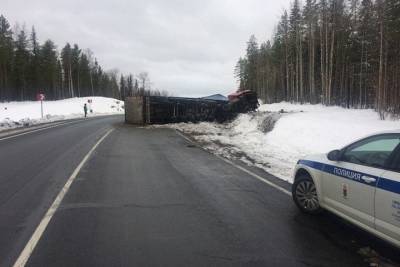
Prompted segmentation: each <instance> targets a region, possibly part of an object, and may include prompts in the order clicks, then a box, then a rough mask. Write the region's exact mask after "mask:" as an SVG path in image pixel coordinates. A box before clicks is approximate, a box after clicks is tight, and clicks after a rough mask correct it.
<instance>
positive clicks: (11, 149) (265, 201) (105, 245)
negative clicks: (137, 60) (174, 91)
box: [0, 116, 386, 266]
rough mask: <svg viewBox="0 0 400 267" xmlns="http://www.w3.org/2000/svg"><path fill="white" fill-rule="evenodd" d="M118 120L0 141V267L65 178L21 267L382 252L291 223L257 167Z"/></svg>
mask: <svg viewBox="0 0 400 267" xmlns="http://www.w3.org/2000/svg"><path fill="white" fill-rule="evenodd" d="M122 122H123V117H122V116H110V117H102V118H96V119H90V120H86V121H80V122H76V123H71V124H68V125H62V126H58V127H54V128H51V129H48V130H44V131H40V132H34V133H31V134H26V135H23V136H18V137H15V138H9V139H6V140H3V141H1V140H0V170H1V171H0V265H1V266H12V265H13V264H14V262H15V261H16V260H17V258H19V257H20V256H21V251H23V249H24V248H25V246H26V244H27V243H28V241H29V240H30V239H31V237H32V235H33V233H34V232H35V234H34V236H35V235H36V233H37V232H38V225H39V226H40V225H42V223H43V221H46V218H44V215H45V214H46V212H48V209H49V207H50V206H51V205H52V203H53V201H54V199H55V198H56V196H58V195H59V193H60V190H61V188H63V187H64V185H65V184H66V183H67V181H70V178H71V177H72V176H74V174H73V171H74V170H79V172H78V171H77V172H76V176H74V180H73V182H72V184H71V187H70V188H69V190H68V191H66V194H65V197H64V199H63V200H62V202H61V203H60V204H59V205H57V209H56V211H55V212H54V211H53V212H51V213H50V217H51V220H50V221H49V223H48V225H47V228H45V230H44V231H43V232H42V234H41V235H37V236H36V237H38V238H37V241H38V243H37V244H36V243H35V246H34V247H33V248H34V250H33V252H32V253H30V252H29V253H28V254H26V255H28V258H27V259H28V263H27V266H232V265H233V266H242V265H250V266H368V263H366V262H364V258H363V257H362V256H361V255H360V254H358V253H357V250H358V249H359V248H360V247H363V246H365V245H366V244H371V242H372V246H376V248H377V249H378V252H379V249H381V248H382V249H381V250H383V249H385V248H386V247H385V245H382V244H380V243H379V242H378V241H376V240H375V239H373V238H372V237H370V236H369V235H365V234H364V233H362V232H361V231H359V230H357V229H355V228H353V227H351V226H349V225H347V224H346V223H343V222H342V221H341V220H338V219H337V218H336V217H334V216H332V215H329V214H326V215H323V216H320V217H310V216H305V215H303V214H300V213H299V212H298V210H297V208H296V207H295V206H294V205H293V203H292V201H291V198H290V196H289V195H287V194H286V193H284V192H282V191H280V190H279V189H277V188H275V187H272V186H270V185H268V184H266V183H265V182H263V181H262V179H266V180H267V181H271V182H273V183H274V184H277V185H278V186H279V187H282V188H283V191H284V190H287V189H288V185H287V184H285V183H282V182H279V181H274V179H273V178H271V177H269V176H268V175H267V174H266V173H263V172H261V171H260V170H257V169H254V168H249V167H246V166H239V167H240V168H236V167H234V166H233V165H231V164H230V163H228V162H226V161H224V160H222V159H220V158H217V157H215V156H213V155H211V154H209V153H208V152H205V151H204V150H202V149H200V148H197V147H196V146H194V145H193V144H191V143H190V142H188V141H187V140H185V139H184V138H182V136H180V135H178V134H177V133H176V132H175V131H173V130H170V129H150V128H140V127H134V126H130V125H124V124H123V123H122ZM110 129H113V131H112V132H109V130H110ZM106 133H109V134H108V135H106ZM102 137H103V139H101V138H102ZM96 144H97V146H95V145H96ZM88 152H90V153H89V154H88ZM85 156H87V157H86V159H87V161H86V162H85V161H82V160H83V159H84V158H85ZM71 174H72V175H71ZM256 176H260V177H262V179H261V180H260V179H257V178H256ZM67 184H68V183H67ZM39 228H40V227H39ZM39 232H40V231H39Z"/></svg>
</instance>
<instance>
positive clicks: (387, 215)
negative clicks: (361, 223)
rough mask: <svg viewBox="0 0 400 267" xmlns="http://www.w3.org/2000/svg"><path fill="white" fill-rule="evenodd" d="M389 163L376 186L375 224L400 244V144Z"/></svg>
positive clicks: (380, 230) (379, 229) (377, 228)
mask: <svg viewBox="0 0 400 267" xmlns="http://www.w3.org/2000/svg"><path fill="white" fill-rule="evenodd" d="M388 165H389V166H388V168H389V169H390V170H388V171H386V172H384V173H383V174H382V177H381V178H380V179H379V182H378V185H377V188H376V196H375V217H376V218H375V225H376V230H378V231H379V232H381V233H383V234H385V235H387V236H389V237H390V238H393V239H395V240H396V241H394V242H395V243H396V242H397V245H398V246H400V146H399V147H398V148H397V149H396V152H395V153H394V155H393V158H392V160H391V161H390V163H389V164H388Z"/></svg>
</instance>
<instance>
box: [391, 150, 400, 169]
mask: <svg viewBox="0 0 400 267" xmlns="http://www.w3.org/2000/svg"><path fill="white" fill-rule="evenodd" d="M394 153H395V155H394V156H393V160H392V162H391V164H390V169H391V170H394V171H397V172H400V147H397V149H396V151H395V152H394Z"/></svg>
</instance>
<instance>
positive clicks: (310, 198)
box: [292, 175, 322, 214]
mask: <svg viewBox="0 0 400 267" xmlns="http://www.w3.org/2000/svg"><path fill="white" fill-rule="evenodd" d="M292 196H293V200H294V202H295V203H296V205H297V207H299V209H300V210H301V211H302V212H305V213H309V214H317V213H319V212H321V210H322V209H321V207H320V205H319V201H318V195H317V189H316V188H315V184H314V181H313V180H312V179H311V178H310V177H309V176H306V175H303V176H300V177H298V178H297V179H296V181H295V182H294V183H293V187H292Z"/></svg>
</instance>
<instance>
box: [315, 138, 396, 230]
mask: <svg viewBox="0 0 400 267" xmlns="http://www.w3.org/2000/svg"><path fill="white" fill-rule="evenodd" d="M396 142H398V141H397V139H396V138H395V137H393V136H392V135H386V134H385V135H377V136H373V137H369V138H366V139H363V140H361V141H358V142H356V143H354V144H352V145H350V146H348V147H347V148H345V149H344V150H343V152H342V156H341V159H340V161H337V162H330V163H331V164H332V165H331V164H329V165H327V168H328V169H327V170H326V171H325V173H326V175H325V177H324V179H323V181H322V187H323V194H324V196H325V197H324V201H325V203H326V204H327V205H328V206H329V207H330V208H333V209H334V210H336V211H338V212H340V213H342V214H343V215H345V216H347V217H349V218H350V219H353V220H355V221H356V222H360V223H362V224H364V225H366V226H369V227H371V228H374V226H375V225H374V220H375V208H374V205H375V203H374V198H375V187H376V184H377V182H378V179H379V177H380V176H381V175H382V173H383V172H384V170H383V166H384V164H385V162H386V160H387V159H388V158H389V156H390V154H391V153H392V151H393V150H394V148H395V147H396V146H397V144H398V143H396Z"/></svg>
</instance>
